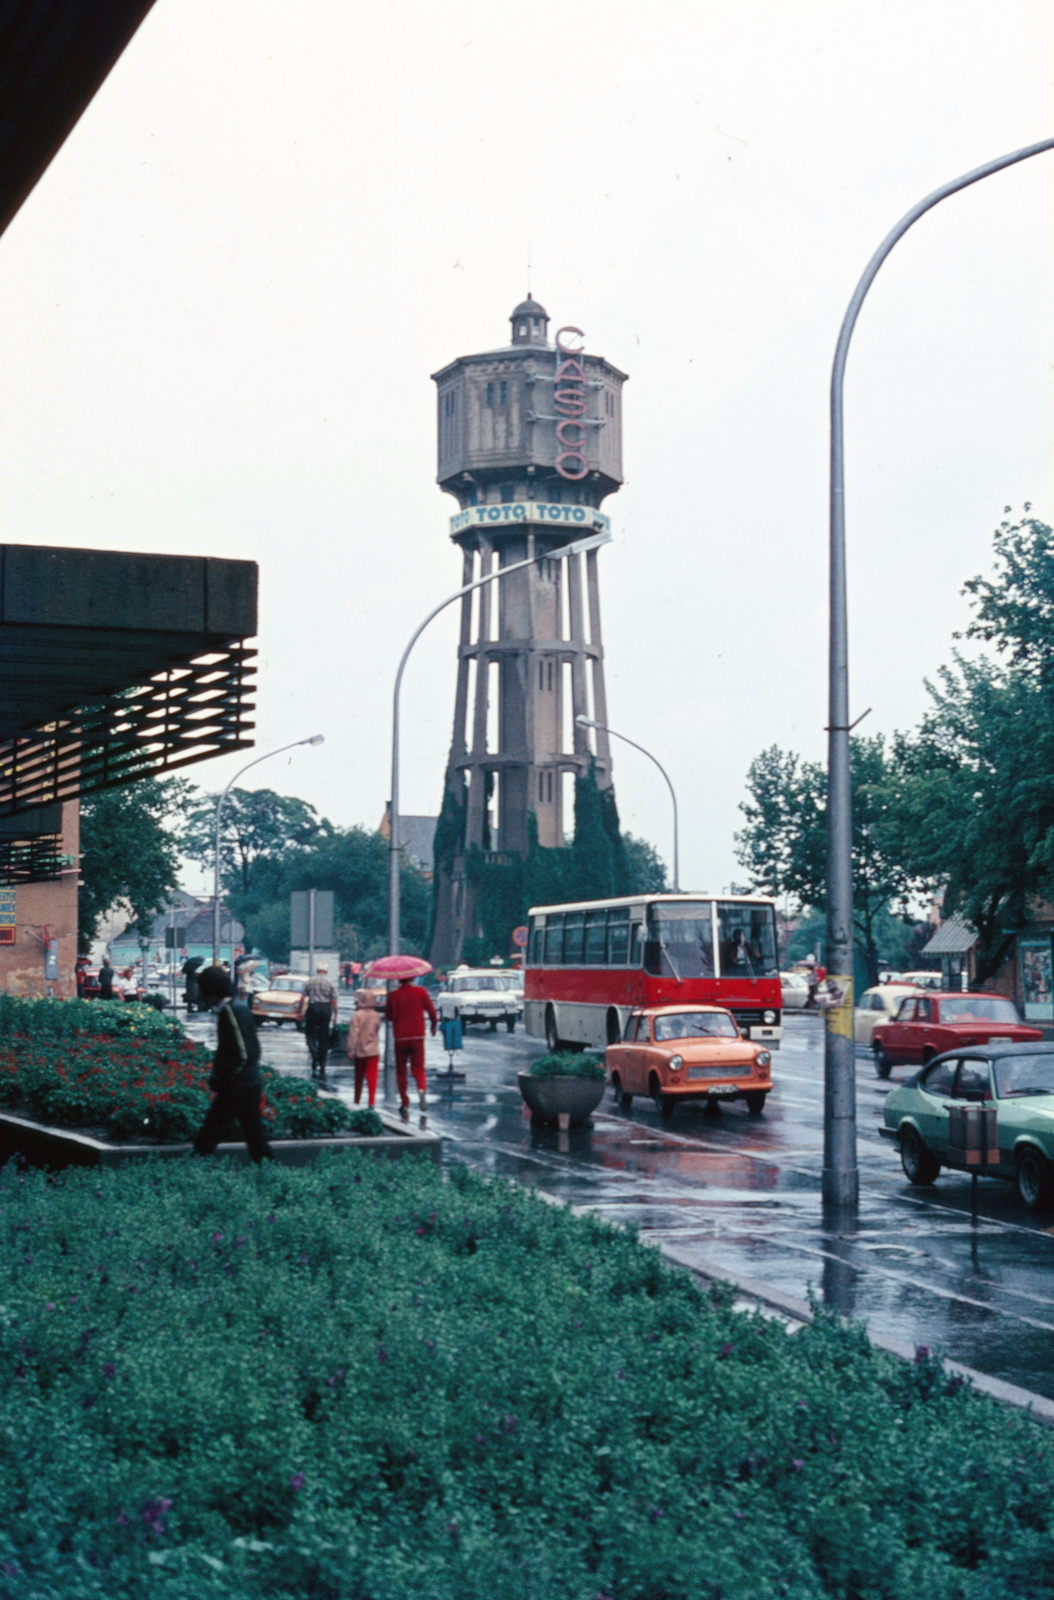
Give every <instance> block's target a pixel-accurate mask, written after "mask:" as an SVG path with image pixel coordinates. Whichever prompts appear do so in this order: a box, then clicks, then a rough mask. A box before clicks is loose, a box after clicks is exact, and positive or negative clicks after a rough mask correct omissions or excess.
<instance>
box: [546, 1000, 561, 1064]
mask: <svg viewBox="0 0 1054 1600" xmlns="http://www.w3.org/2000/svg"><path fill="white" fill-rule="evenodd" d="M545 1042H546V1044H547V1045H548V1046H549V1054H550V1055H553V1056H555V1055H556V1054H557V1053H558V1052H559V1049H560V1035H559V1034H558V1033H557V1031H556V1012H555V1011H554V1010H553V1008H552V1006H546V1008H545Z"/></svg>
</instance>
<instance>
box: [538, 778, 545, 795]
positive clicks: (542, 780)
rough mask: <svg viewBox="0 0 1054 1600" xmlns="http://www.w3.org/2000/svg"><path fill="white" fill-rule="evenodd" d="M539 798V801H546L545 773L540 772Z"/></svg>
mask: <svg viewBox="0 0 1054 1600" xmlns="http://www.w3.org/2000/svg"><path fill="white" fill-rule="evenodd" d="M538 798H539V800H544V799H545V773H544V772H539V774H538Z"/></svg>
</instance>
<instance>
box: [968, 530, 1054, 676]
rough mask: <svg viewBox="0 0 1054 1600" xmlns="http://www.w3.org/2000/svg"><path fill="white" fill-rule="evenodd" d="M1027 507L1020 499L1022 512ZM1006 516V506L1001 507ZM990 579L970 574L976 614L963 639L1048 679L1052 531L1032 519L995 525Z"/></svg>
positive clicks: (1053, 616) (1053, 608) (1053, 605)
mask: <svg viewBox="0 0 1054 1600" xmlns="http://www.w3.org/2000/svg"><path fill="white" fill-rule="evenodd" d="M1030 509H1031V507H1030V506H1029V505H1028V503H1027V502H1026V504H1025V510H1026V512H1027V511H1029V510H1030ZM1006 511H1007V513H1008V514H1009V512H1010V507H1009V506H1007V507H1006ZM993 543H994V545H995V554H996V562H997V571H996V575H995V577H994V578H983V577H977V578H970V579H969V580H968V581H967V583H966V584H965V586H964V588H963V593H964V594H968V595H972V596H973V600H974V609H975V612H976V615H975V617H974V620H973V621H972V622H971V623H970V626H969V627H968V628H967V630H966V636H967V638H969V639H983V640H984V641H985V642H986V643H989V644H994V645H995V648H996V650H997V652H998V653H999V654H1000V655H1005V656H1006V657H1007V658H1008V661H1009V664H1010V665H1011V666H1012V667H1024V668H1027V669H1028V670H1029V671H1031V672H1033V673H1035V675H1036V676H1037V677H1038V678H1039V680H1040V681H1041V682H1043V683H1045V684H1050V683H1051V681H1052V679H1054V532H1052V530H1051V529H1050V528H1049V527H1048V526H1047V524H1046V523H1045V522H1040V520H1039V519H1038V517H1028V516H1026V517H1023V518H1022V519H1021V521H1020V522H1013V523H1012V522H1007V521H1006V520H1004V521H1003V522H1001V523H1000V524H999V527H998V528H997V529H996V530H995V534H994V536H993Z"/></svg>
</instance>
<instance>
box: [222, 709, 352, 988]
mask: <svg viewBox="0 0 1054 1600" xmlns="http://www.w3.org/2000/svg"><path fill="white" fill-rule="evenodd" d="M325 742H326V739H325V734H322V733H314V734H312V735H311V738H310V739H294V740H293V742H292V744H283V745H279V747H278V749H277V750H268V752H267V754H266V755H263V756H257V757H256V758H255V759H254V760H253V761H247V762H246V763H245V766H244V767H242V768H241V771H239V772H236V773H235V774H234V777H233V778H232V779H231V781H230V783H229V784H228V785H227V787H226V789H224V791H223V793H222V794H221V795H220V797H219V799H218V800H217V801H216V819H215V827H214V830H213V854H212V865H213V877H212V965H213V966H214V967H218V966H219V963H220V820H221V818H222V816H223V807H224V805H225V803H226V800H227V796H228V795H229V794H230V792H231V790H232V789H233V788H234V785H235V784H236V783H237V782H238V779H239V778H240V777H241V775H242V773H243V772H248V770H249V768H250V767H256V766H259V764H260V762H261V761H270V759H271V757H272V756H280V755H282V754H283V753H284V752H285V751H286V750H296V749H297V748H298V747H299V746H300V745H302V744H325ZM232 943H233V941H232ZM231 964H232V966H233V960H232V963H231Z"/></svg>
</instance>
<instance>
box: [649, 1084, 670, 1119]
mask: <svg viewBox="0 0 1054 1600" xmlns="http://www.w3.org/2000/svg"><path fill="white" fill-rule="evenodd" d="M648 1088H649V1090H650V1092H651V1098H652V1100H653V1102H654V1104H655V1109H656V1111H657V1112H658V1113H659V1116H660V1117H661V1118H662V1120H663V1121H664V1122H666V1121H668V1120H669V1118H670V1117H672V1116H673V1108H674V1101H673V1098H672V1097H671V1096H670V1095H668V1094H664V1093H663V1091H662V1085H661V1084H660V1082H659V1080H658V1078H657V1077H656V1076H655V1074H654V1073H652V1077H651V1083H650V1084H649V1085H648Z"/></svg>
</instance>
